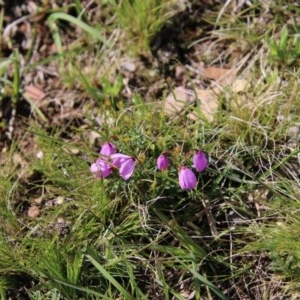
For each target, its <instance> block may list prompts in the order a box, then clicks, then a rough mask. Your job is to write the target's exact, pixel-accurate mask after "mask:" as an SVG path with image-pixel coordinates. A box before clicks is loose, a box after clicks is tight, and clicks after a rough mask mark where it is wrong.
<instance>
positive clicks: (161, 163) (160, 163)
mask: <svg viewBox="0 0 300 300" xmlns="http://www.w3.org/2000/svg"><path fill="white" fill-rule="evenodd" d="M169 166H170V161H169V157H168V155H167V154H166V153H162V154H161V155H159V157H158V158H157V169H158V170H161V171H162V170H167V169H168V168H169Z"/></svg>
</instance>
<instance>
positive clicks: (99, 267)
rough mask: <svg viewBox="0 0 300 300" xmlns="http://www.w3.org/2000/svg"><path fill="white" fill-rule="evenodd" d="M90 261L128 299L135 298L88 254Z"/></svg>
mask: <svg viewBox="0 0 300 300" xmlns="http://www.w3.org/2000/svg"><path fill="white" fill-rule="evenodd" d="M86 257H87V258H88V259H89V261H90V262H91V263H92V264H93V265H94V266H95V267H96V268H97V270H98V271H99V272H100V273H101V274H102V275H103V276H104V277H105V278H106V279H107V280H108V281H109V282H110V283H111V284H112V285H113V286H115V288H116V289H118V290H119V292H120V293H121V294H122V295H123V296H124V297H125V299H127V300H134V298H133V297H132V295H131V294H130V293H129V292H128V291H127V290H125V289H124V288H123V287H122V286H121V285H120V283H118V282H117V280H116V279H114V278H113V277H112V276H111V275H110V274H109V273H108V272H107V271H106V270H105V269H104V268H103V267H102V266H101V265H100V264H99V263H98V262H97V261H96V260H95V259H94V258H93V257H91V256H90V255H86Z"/></svg>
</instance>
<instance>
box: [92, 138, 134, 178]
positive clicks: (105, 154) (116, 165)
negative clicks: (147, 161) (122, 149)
mask: <svg viewBox="0 0 300 300" xmlns="http://www.w3.org/2000/svg"><path fill="white" fill-rule="evenodd" d="M116 151H117V148H116V146H115V145H114V144H112V143H105V144H104V145H103V146H102V148H101V151H100V157H99V158H98V159H97V160H96V161H95V162H94V163H93V164H92V165H91V167H90V171H91V172H92V173H93V174H94V177H95V178H106V177H108V176H109V175H110V174H111V173H112V172H113V170H114V169H118V170H119V175H120V176H121V177H122V178H123V179H124V180H128V179H129V178H130V177H131V176H132V174H133V172H134V168H135V159H134V158H133V157H131V156H129V155H126V154H123V153H116Z"/></svg>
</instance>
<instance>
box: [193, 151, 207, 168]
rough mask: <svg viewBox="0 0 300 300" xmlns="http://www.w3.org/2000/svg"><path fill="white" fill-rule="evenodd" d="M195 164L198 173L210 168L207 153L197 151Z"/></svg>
mask: <svg viewBox="0 0 300 300" xmlns="http://www.w3.org/2000/svg"><path fill="white" fill-rule="evenodd" d="M193 163H194V166H195V168H196V170H197V171H198V172H202V171H204V170H205V169H206V168H207V166H208V162H207V158H206V155H205V153H204V152H202V151H199V150H197V151H196V152H195V154H194V158H193Z"/></svg>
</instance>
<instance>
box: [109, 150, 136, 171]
mask: <svg viewBox="0 0 300 300" xmlns="http://www.w3.org/2000/svg"><path fill="white" fill-rule="evenodd" d="M110 157H111V159H112V164H113V165H114V166H115V167H117V168H120V167H121V165H122V164H123V163H124V162H125V161H126V160H129V159H132V158H131V156H129V155H126V154H122V153H115V154H112V155H111V156H110Z"/></svg>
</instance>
